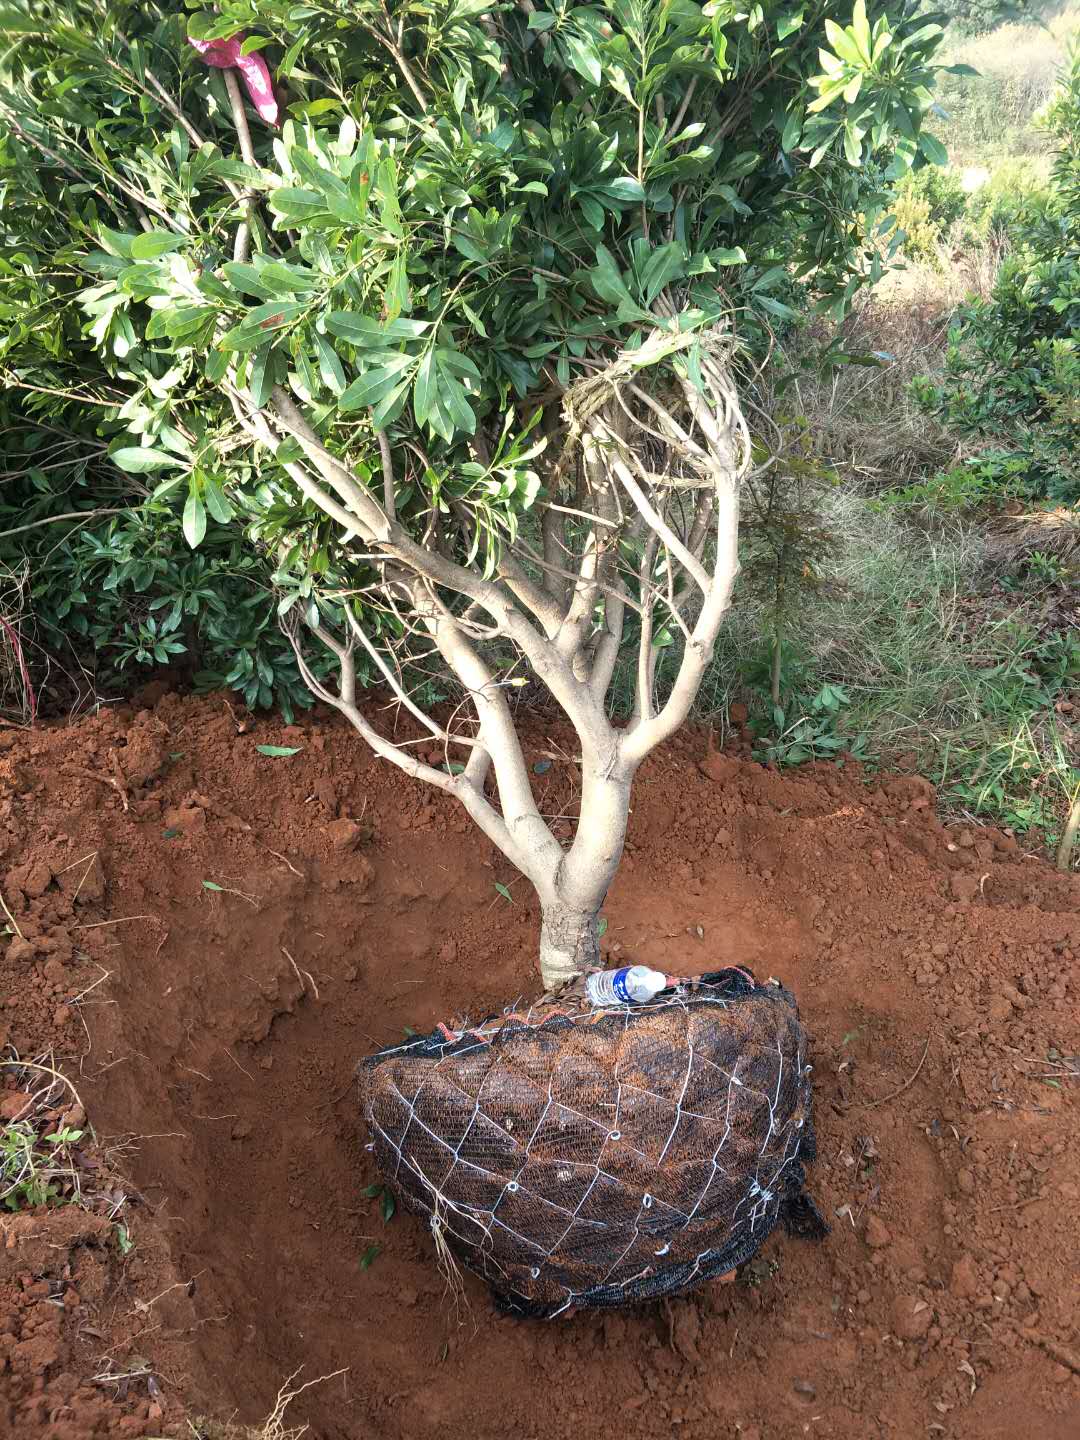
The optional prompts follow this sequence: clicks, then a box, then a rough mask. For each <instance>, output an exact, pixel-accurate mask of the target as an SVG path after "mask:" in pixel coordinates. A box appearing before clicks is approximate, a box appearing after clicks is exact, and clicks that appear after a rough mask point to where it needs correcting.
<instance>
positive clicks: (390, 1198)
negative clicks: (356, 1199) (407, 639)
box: [360, 1185, 397, 1225]
mask: <svg viewBox="0 0 1080 1440" xmlns="http://www.w3.org/2000/svg"><path fill="white" fill-rule="evenodd" d="M360 1194H361V1195H363V1196H364V1198H365V1199H366V1200H374V1199H375V1197H376V1196H377V1195H378V1196H381V1197H382V1218H383V1224H384V1225H388V1224H389V1223H390V1221H391V1220H392V1219H393V1218H394V1214H395V1212H396V1210H397V1201H396V1200H395V1199H394V1195H393V1191H392V1190H390V1188H389V1187H388V1186H386V1185H369V1186H367V1188H366V1189H364V1190H361V1191H360Z"/></svg>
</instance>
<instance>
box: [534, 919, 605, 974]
mask: <svg viewBox="0 0 1080 1440" xmlns="http://www.w3.org/2000/svg"><path fill="white" fill-rule="evenodd" d="M599 918H600V911H599V907H598V908H597V909H595V910H575V909H574V908H572V907H571V906H569V905H566V904H564V903H563V902H561V901H559V900H555V901H551V902H550V903H548V904H546V905H544V906H543V921H542V924H541V927H540V974H541V976H542V977H543V981H544V989H545V990H556V989H558V988H559V986H560V985H563V984H565V982H566V981H567V980H572V979H573V977H574V976H575V975H580V974H581V973H582V971H584V970H592V969H595V968H596V966H598V965H599V964H600V935H599V933H598V924H597V922H598V920H599Z"/></svg>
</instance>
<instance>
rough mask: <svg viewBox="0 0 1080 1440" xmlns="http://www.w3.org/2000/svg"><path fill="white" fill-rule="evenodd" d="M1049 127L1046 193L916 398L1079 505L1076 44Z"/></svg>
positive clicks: (1044, 495) (1033, 486)
mask: <svg viewBox="0 0 1080 1440" xmlns="http://www.w3.org/2000/svg"><path fill="white" fill-rule="evenodd" d="M1047 128H1048V129H1049V131H1050V133H1051V134H1052V135H1053V137H1054V139H1055V141H1056V143H1057V145H1058V147H1059V149H1058V155H1057V159H1056V161H1055V164H1054V169H1053V173H1052V176H1051V181H1050V187H1049V195H1048V197H1045V198H1044V197H1041V196H1040V197H1039V198H1038V199H1037V200H1036V201H1035V202H1033V203H1032V204H1030V205H1028V206H1025V207H1024V208H1023V209H1022V211H1021V214H1020V217H1019V222H1018V224H1017V226H1016V227H1015V230H1016V233H1015V235H1014V249H1013V252H1012V254H1011V255H1010V256H1009V257H1008V258H1007V259H1006V260H1005V262H1004V264H1003V265H1002V267H1001V270H1000V271H999V273H998V278H997V282H996V284H995V286H994V288H993V291H992V292H991V294H990V296H989V298H988V299H985V300H975V301H973V302H972V303H970V304H968V305H966V306H964V307H962V308H961V310H960V311H959V314H958V316H957V319H956V324H955V326H954V328H953V330H952V332H951V335H950V341H949V350H948V355H947V359H946V366H945V373H944V375H943V377H942V379H941V381H940V382H939V383H932V382H930V381H928V380H923V381H920V382H916V386H917V394H918V397H919V399H920V402H921V403H922V404H923V405H924V406H925V407H926V409H927V410H929V411H930V412H931V413H933V414H935V415H937V416H939V417H940V418H941V419H943V420H944V421H945V422H946V423H947V424H949V425H951V426H953V427H954V428H955V429H957V430H959V431H960V432H961V433H963V434H966V435H970V436H972V437H975V438H977V439H979V440H982V441H984V442H985V441H989V442H990V443H991V444H992V446H993V447H994V448H995V449H996V450H1000V451H1004V452H1006V454H1007V455H1008V456H1009V457H1010V458H1011V459H1013V460H1016V461H1019V462H1022V463H1021V464H1020V465H1019V466H1018V467H1016V468H1015V469H1014V471H1013V473H1014V474H1020V475H1021V476H1022V478H1023V481H1024V483H1025V485H1026V487H1027V490H1028V493H1029V494H1030V495H1031V496H1032V497H1034V498H1037V499H1048V500H1052V501H1056V502H1065V503H1069V504H1072V503H1075V502H1077V501H1080V456H1078V455H1077V451H1076V434H1077V424H1078V421H1080V399H1078V397H1080V350H1078V348H1077V335H1078V333H1080V160H1078V158H1077V149H1078V146H1080V45H1078V46H1074V48H1073V50H1072V54H1071V57H1070V62H1069V66H1068V68H1067V70H1066V72H1065V74H1064V75H1063V77H1062V84H1061V89H1060V93H1059V95H1058V96H1057V98H1056V100H1055V102H1054V104H1053V106H1052V107H1051V109H1050V111H1049V115H1048V119H1047Z"/></svg>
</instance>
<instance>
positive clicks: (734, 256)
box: [709, 245, 746, 265]
mask: <svg viewBox="0 0 1080 1440" xmlns="http://www.w3.org/2000/svg"><path fill="white" fill-rule="evenodd" d="M709 259H710V260H711V261H712V262H713V264H714V265H745V264H746V251H745V250H744V249H743V248H742V246H741V245H734V246H732V247H731V248H730V249H728V248H727V247H725V246H721V247H720V249H719V250H710V251H709Z"/></svg>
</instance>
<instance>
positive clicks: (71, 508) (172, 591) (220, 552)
mask: <svg viewBox="0 0 1080 1440" xmlns="http://www.w3.org/2000/svg"><path fill="white" fill-rule="evenodd" d="M5 419H6V421H7V423H6V425H5V426H4V434H3V436H2V437H0V465H2V466H3V468H4V470H5V472H6V474H7V476H8V483H7V484H6V485H5V487H4V489H3V491H0V495H2V501H0V530H2V531H4V532H7V533H5V534H4V535H2V536H0V567H3V568H4V569H6V570H8V571H11V572H13V573H25V575H26V586H25V589H24V598H25V602H26V604H27V605H28V611H27V613H26V614H24V615H23V616H22V617H20V618H21V620H22V630H23V634H24V637H25V639H26V640H27V642H28V651H29V660H30V664H31V670H32V673H33V676H34V679H35V681H38V679H39V677H41V676H42V675H43V674H44V673H45V672H46V670H47V668H48V667H49V666H52V676H51V690H52V698H54V699H60V698H64V699H67V698H69V697H68V696H66V695H63V694H62V692H63V685H62V683H61V681H60V679H59V677H60V676H61V675H64V674H66V675H67V676H68V679H69V681H70V682H71V685H72V687H73V688H74V689H75V690H76V691H79V692H82V693H83V694H84V695H85V694H88V693H93V694H100V693H102V692H107V691H108V690H109V689H110V688H115V687H116V686H117V685H118V684H120V683H130V676H131V674H132V673H133V672H134V671H137V670H139V669H147V670H149V669H151V668H156V667H158V666H162V665H169V664H180V665H182V666H184V667H185V668H186V669H187V670H188V672H189V675H190V676H191V678H192V679H194V681H195V683H196V685H197V686H198V687H199V688H202V689H219V688H221V689H233V690H235V691H237V692H238V693H239V694H240V696H241V697H242V698H243V700H244V701H245V703H246V704H247V705H249V706H251V707H252V708H256V707H268V706H270V705H272V704H277V705H279V706H280V707H281V709H282V710H283V711H284V712H285V713H286V714H287V715H291V714H292V712H293V710H294V709H295V708H296V707H297V706H304V707H306V706H310V705H311V703H312V697H311V692H310V690H309V689H308V688H307V686H306V685H305V684H304V683H303V681H302V680H301V678H300V674H299V671H298V669H297V666H296V660H295V657H294V655H293V652H292V647H291V646H290V644H289V642H288V641H287V640H286V638H285V636H284V635H283V634H282V633H281V631H280V629H279V627H278V625H277V618H276V613H275V606H274V604H273V599H272V589H273V578H274V577H273V566H272V565H271V563H270V562H269V561H268V559H267V558H266V556H265V555H264V554H261V553H260V552H259V551H258V550H256V549H255V548H253V547H252V546H251V545H249V544H246V543H245V541H244V534H243V529H242V528H241V526H240V525H238V524H236V523H230V524H219V523H217V522H216V521H214V520H210V521H209V522H208V524H207V530H206V535H205V537H204V539H203V542H202V544H201V545H200V547H199V549H198V550H194V551H193V550H192V549H191V547H190V545H189V544H188V541H187V539H186V537H185V534H184V527H183V517H182V514H181V512H180V508H179V505H178V504H177V503H176V502H175V501H174V500H173V498H172V497H171V496H170V495H169V494H168V493H166V494H163V495H157V496H155V495H146V494H145V492H143V493H139V491H138V490H137V489H134V488H133V487H132V486H131V485H128V486H127V487H126V488H125V489H119V490H118V487H117V483H116V478H115V476H116V472H115V470H112V467H109V469H110V470H112V477H111V478H110V477H109V475H108V474H107V472H105V468H104V466H103V465H102V464H101V461H100V459H99V458H98V456H99V455H100V452H101V448H102V447H101V446H100V442H98V443H97V444H96V445H95V442H93V441H92V440H91V439H90V438H88V437H80V436H79V435H78V432H75V433H74V434H72V435H70V436H67V437H62V438H61V439H59V440H58V439H57V434H56V432H55V431H53V430H49V429H46V428H44V427H42V426H38V425H35V424H34V423H33V419H32V417H30V418H29V419H28V417H26V416H25V415H23V414H21V413H20V412H19V411H17V410H13V409H11V408H10V407H9V408H8V411H7V414H6V416H5ZM72 457H74V458H72ZM110 511H112V512H114V513H109V512H110ZM65 516H66V517H69V518H60V517H65ZM83 517H85V518H83ZM27 525H29V526H33V527H34V528H32V529H29V530H19V529H17V527H19V526H27ZM12 531H14V532H15V533H10V532H12ZM326 668H327V666H326V662H323V664H322V671H323V673H325V670H326Z"/></svg>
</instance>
